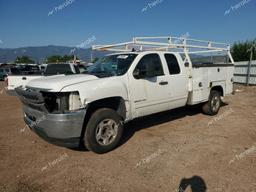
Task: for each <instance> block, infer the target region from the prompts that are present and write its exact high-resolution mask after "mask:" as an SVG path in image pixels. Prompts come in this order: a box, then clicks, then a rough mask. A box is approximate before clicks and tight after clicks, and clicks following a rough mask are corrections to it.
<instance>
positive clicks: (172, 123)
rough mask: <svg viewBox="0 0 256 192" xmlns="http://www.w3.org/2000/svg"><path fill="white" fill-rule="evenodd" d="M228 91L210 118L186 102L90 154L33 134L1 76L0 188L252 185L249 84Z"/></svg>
mask: <svg viewBox="0 0 256 192" xmlns="http://www.w3.org/2000/svg"><path fill="white" fill-rule="evenodd" d="M236 89H237V91H238V92H237V93H236V95H231V96H227V97H226V98H225V106H223V107H222V108H221V110H220V112H219V114H218V115H217V116H214V117H210V116H206V115H203V114H202V113H201V110H200V108H199V107H186V108H180V109H176V110H172V111H168V112H164V113H160V114H156V115H152V116H149V117H145V118H142V119H138V120H135V121H132V122H130V123H129V124H127V125H126V127H125V135H124V137H123V140H122V143H121V145H120V146H119V147H118V148H117V149H116V150H114V151H112V152H109V153H107V154H103V155H97V154H94V153H92V152H89V151H86V150H71V149H67V148H62V147H57V146H54V145H51V144H48V143H47V142H45V141H43V140H42V139H40V138H39V137H38V136H37V135H36V134H34V133H33V132H31V131H30V130H29V129H28V128H26V126H25V124H24V122H23V120H22V110H21V104H20V102H19V100H18V99H17V98H16V97H13V96H8V95H6V93H5V90H4V83H3V82H1V83H0V90H1V91H0V109H1V112H0V114H1V115H0V122H1V124H0V145H1V147H0V191H19V192H25V191H47V192H48V191H86V192H95V191H106V192H107V191H113V192H115V191H132V192H134V191H161V192H162V191H166V192H167V191H168V192H170V191H171V192H178V191H180V192H183V191H185V192H189V191H192V192H204V191H210V192H212V191H213V192H221V191H223V192H229V191H230V192H241V191H242V192H243V191H246V192H249V191H250V192H252V191H256V167H255V166H256V87H244V86H236Z"/></svg>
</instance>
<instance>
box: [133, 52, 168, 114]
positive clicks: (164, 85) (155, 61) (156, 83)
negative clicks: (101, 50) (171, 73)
mask: <svg viewBox="0 0 256 192" xmlns="http://www.w3.org/2000/svg"><path fill="white" fill-rule="evenodd" d="M168 85H169V82H168V76H166V75H165V73H164V68H163V65H162V62H161V59H160V56H159V55H158V54H155V53H154V54H147V55H145V56H143V57H142V58H141V60H140V61H139V62H138V64H137V66H136V67H135V69H134V71H133V75H132V77H131V95H132V104H133V108H134V111H135V116H136V117H139V116H145V115H149V114H153V113H157V112H161V111H165V110H168V109H169V102H170V90H169V86H168Z"/></svg>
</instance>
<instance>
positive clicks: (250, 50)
mask: <svg viewBox="0 0 256 192" xmlns="http://www.w3.org/2000/svg"><path fill="white" fill-rule="evenodd" d="M254 50H256V45H255V44H253V45H252V47H251V48H250V49H248V50H247V52H251V54H250V61H249V64H248V70H247V78H246V86H248V85H249V84H250V76H251V66H252V56H253V51H254Z"/></svg>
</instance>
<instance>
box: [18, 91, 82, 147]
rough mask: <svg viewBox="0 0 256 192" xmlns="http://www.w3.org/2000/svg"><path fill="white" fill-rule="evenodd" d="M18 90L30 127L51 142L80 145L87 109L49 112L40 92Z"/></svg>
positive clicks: (63, 144)
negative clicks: (61, 112)
mask: <svg viewBox="0 0 256 192" xmlns="http://www.w3.org/2000/svg"><path fill="white" fill-rule="evenodd" d="M16 92H17V94H18V96H19V98H20V100H21V101H22V103H23V112H24V121H25V122H26V124H27V125H28V127H29V128H30V129H31V130H32V131H34V132H35V133H36V134H37V135H39V136H40V137H41V138H43V139H44V140H46V141H48V142H49V143H52V144H55V145H58V146H63V147H70V148H74V147H78V146H79V145H80V140H81V134H82V129H83V123H84V117H85V114H86V109H81V110H78V111H74V112H68V113H63V114H54V113H49V112H48V111H47V109H46V108H45V106H44V103H43V98H42V96H41V95H40V93H39V92H33V91H30V92H26V91H24V90H22V89H21V88H19V89H16Z"/></svg>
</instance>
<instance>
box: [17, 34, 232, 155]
mask: <svg viewBox="0 0 256 192" xmlns="http://www.w3.org/2000/svg"><path fill="white" fill-rule="evenodd" d="M168 40H169V42H168V43H166V45H167V46H168V47H166V46H165V44H163V43H159V44H156V43H155V42H154V43H152V44H154V45H159V46H158V48H156V46H154V47H153V48H152V50H143V47H142V45H149V42H148V41H140V40H138V39H134V40H133V41H132V42H128V43H123V44H116V45H107V46H94V47H93V49H95V50H110V51H122V52H121V53H114V54H110V55H107V56H105V57H103V58H101V59H100V60H98V61H97V62H96V64H95V65H93V66H91V67H89V68H88V71H87V74H79V75H72V76H55V77H54V76H53V77H46V78H43V79H37V80H33V81H30V82H29V83H28V84H27V86H26V88H17V89H16V91H17V93H18V95H19V96H20V100H21V101H22V103H23V110H24V119H25V122H26V123H27V125H28V126H29V127H30V128H31V129H32V130H33V131H35V132H36V133H37V134H38V135H39V136H41V137H42V138H44V139H46V140H47V141H49V142H50V143H54V144H56V145H61V146H66V147H77V146H79V145H81V144H84V145H85V146H86V147H87V148H88V149H89V150H91V151H93V152H95V153H105V152H108V151H110V150H113V149H114V148H115V147H117V146H118V143H119V141H120V139H121V137H122V133H123V125H124V123H126V122H128V121H130V120H133V119H135V118H138V117H142V116H147V115H150V114H154V113H158V112H162V111H166V110H170V109H174V108H178V107H183V106H186V105H195V104H199V103H202V109H203V112H204V113H205V114H208V115H215V114H217V113H218V111H219V109H220V107H221V103H222V102H221V97H224V96H225V95H227V94H231V93H232V92H233V70H234V66H233V58H232V56H231V54H230V51H229V47H227V48H218V47H213V46H212V45H208V44H207V46H205V47H203V46H201V45H200V49H205V51H209V50H210V51H214V50H215V51H216V50H219V51H220V50H222V51H223V50H224V51H227V53H228V56H229V58H230V61H231V62H228V63H225V64H224V63H221V64H201V65H200V64H197V65H194V64H193V63H192V62H191V60H190V57H189V48H190V47H192V45H188V44H186V43H183V44H173V43H172V42H170V38H169V37H168ZM123 45H125V48H124V49H121V48H117V47H118V46H123ZM135 45H139V47H140V48H139V49H140V50H139V51H135V48H133V51H128V50H129V49H130V48H129V46H135ZM173 48H175V49H177V48H183V49H182V52H183V53H184V54H185V59H184V58H183V57H182V56H181V54H180V53H179V52H176V51H174V52H172V51H169V49H173ZM146 49H148V46H146ZM201 52H202V51H201ZM201 52H200V53H201Z"/></svg>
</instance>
